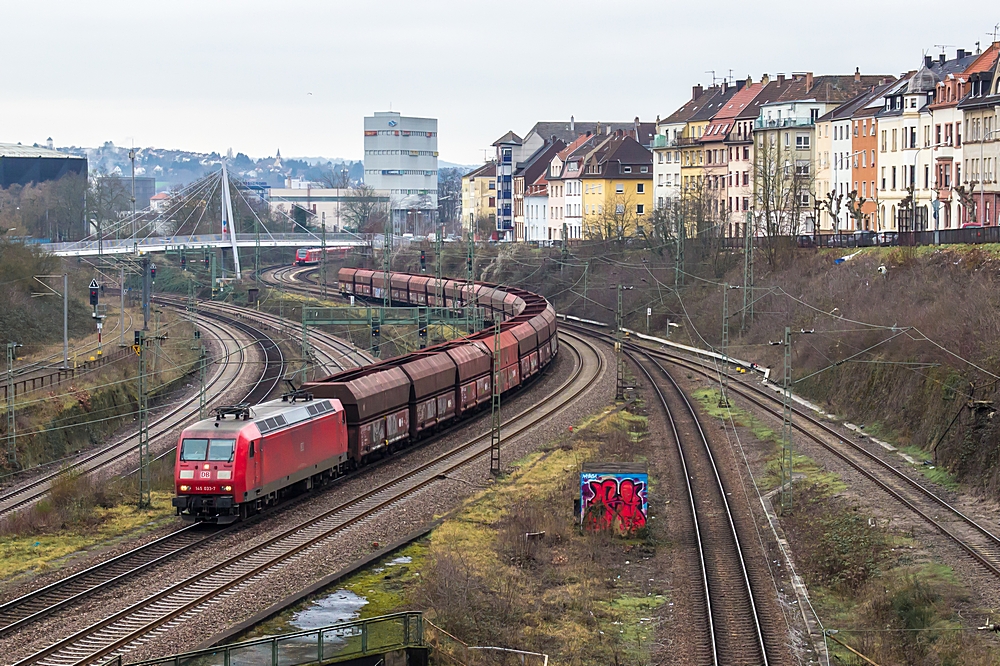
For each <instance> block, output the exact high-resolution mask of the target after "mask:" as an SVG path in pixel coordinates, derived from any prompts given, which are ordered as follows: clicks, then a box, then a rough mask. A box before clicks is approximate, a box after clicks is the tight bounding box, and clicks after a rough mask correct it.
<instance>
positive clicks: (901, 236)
mask: <svg viewBox="0 0 1000 666" xmlns="http://www.w3.org/2000/svg"><path fill="white" fill-rule="evenodd" d="M752 240H753V246H754V247H762V246H763V245H765V244H766V243H769V242H771V243H775V244H776V245H779V246H780V245H785V246H787V247H793V246H797V247H849V248H851V247H879V246H882V247H885V246H889V247H891V246H897V245H902V246H907V247H914V246H917V245H962V244H967V245H976V244H980V243H1000V227H992V226H991V227H968V228H965V229H941V230H939V231H902V232H899V231H879V232H875V231H860V232H851V233H845V234H799V235H798V236H778V237H775V238H772V239H768V238H766V237H764V236H755V237H754V238H753V239H752ZM744 242H745V241H744V238H743V237H742V236H727V237H725V238H722V239H721V245H722V247H723V248H725V249H729V250H741V249H743V247H744Z"/></svg>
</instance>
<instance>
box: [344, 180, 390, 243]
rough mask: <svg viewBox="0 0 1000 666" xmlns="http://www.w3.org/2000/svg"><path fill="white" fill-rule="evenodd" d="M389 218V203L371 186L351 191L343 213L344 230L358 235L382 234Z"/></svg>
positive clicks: (361, 186) (354, 188) (362, 186)
mask: <svg viewBox="0 0 1000 666" xmlns="http://www.w3.org/2000/svg"><path fill="white" fill-rule="evenodd" d="M388 217H389V203H388V202H387V201H385V198H384V197H382V196H380V195H379V194H378V193H376V191H375V188H373V187H371V186H370V185H365V184H363V183H362V184H361V185H358V186H356V187H352V188H351V189H350V193H349V195H348V199H347V201H345V202H344V206H343V210H342V211H341V219H343V220H344V228H345V229H346V230H347V231H353V232H357V233H381V232H382V231H383V229H384V228H385V223H386V219H388Z"/></svg>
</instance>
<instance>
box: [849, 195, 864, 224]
mask: <svg viewBox="0 0 1000 666" xmlns="http://www.w3.org/2000/svg"><path fill="white" fill-rule="evenodd" d="M867 202H868V199H866V198H865V197H859V196H858V191H857V190H851V191H850V192H848V193H847V214H848V215H849V216H850V217H851V219H852V220H854V228H855V229H861V228H862V227H861V225H862V224H863V223H864V221H865V218H866V217H867V215H865V213H864V211H863V210H862V209H863V208H864V206H865V204H866V203H867Z"/></svg>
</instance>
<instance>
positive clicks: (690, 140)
mask: <svg viewBox="0 0 1000 666" xmlns="http://www.w3.org/2000/svg"><path fill="white" fill-rule="evenodd" d="M699 143H700V140H699V139H696V138H694V137H690V136H689V137H682V138H680V139H677V143H676V145H678V146H696V145H698V144H699Z"/></svg>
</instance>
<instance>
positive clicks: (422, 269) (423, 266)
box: [420, 250, 427, 273]
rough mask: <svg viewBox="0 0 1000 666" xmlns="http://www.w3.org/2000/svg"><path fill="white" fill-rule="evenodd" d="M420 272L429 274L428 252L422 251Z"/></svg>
mask: <svg viewBox="0 0 1000 666" xmlns="http://www.w3.org/2000/svg"><path fill="white" fill-rule="evenodd" d="M420 272H421V273H426V272H427V252H426V251H425V250H421V251H420Z"/></svg>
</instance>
